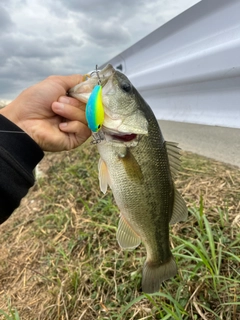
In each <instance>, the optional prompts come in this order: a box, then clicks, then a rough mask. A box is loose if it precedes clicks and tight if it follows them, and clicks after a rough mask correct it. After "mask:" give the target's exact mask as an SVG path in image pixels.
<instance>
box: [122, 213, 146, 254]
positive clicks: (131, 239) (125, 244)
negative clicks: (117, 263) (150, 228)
mask: <svg viewBox="0 0 240 320" xmlns="http://www.w3.org/2000/svg"><path fill="white" fill-rule="evenodd" d="M117 241H118V244H119V245H120V247H121V248H122V249H128V250H131V249H135V248H137V247H138V246H139V244H140V243H141V238H140V237H139V236H138V234H137V233H136V232H135V231H134V230H133V228H132V227H131V226H130V225H129V223H128V222H127V221H126V219H125V218H124V217H123V215H121V216H120V220H119V224H118V230H117Z"/></svg>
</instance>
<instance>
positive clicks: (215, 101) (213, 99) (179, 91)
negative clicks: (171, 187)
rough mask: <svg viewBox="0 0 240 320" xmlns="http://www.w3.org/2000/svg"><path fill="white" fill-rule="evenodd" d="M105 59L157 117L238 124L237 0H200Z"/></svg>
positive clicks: (239, 22)
mask: <svg viewBox="0 0 240 320" xmlns="http://www.w3.org/2000/svg"><path fill="white" fill-rule="evenodd" d="M107 63H112V64H113V66H114V67H116V68H119V69H121V70H122V71H123V72H124V73H125V74H126V75H127V76H128V77H129V79H130V80H131V81H132V83H133V84H134V85H135V87H136V88H137V89H138V90H139V92H140V93H141V94H142V95H143V97H144V98H145V99H146V101H147V102H148V103H149V104H150V106H151V108H152V109H153V111H154V112H155V114H156V116H157V118H158V119H161V120H170V121H178V122H186V123H198V124H207V125H211V126H223V127H232V128H240V1H239V0H202V1H201V2H199V3H197V4H196V5H195V6H193V7H191V8H190V9H188V10H187V11H185V12H183V13H182V14H180V15H179V16H177V17H175V18H174V19H172V20H171V21H169V22H168V23H166V24H165V25H163V26H161V27H160V28H158V29H157V30H155V31H154V32H152V33H151V34H149V35H148V36H147V37H145V38H143V39H142V40H140V41H139V42H137V43H136V44H134V45H133V46H131V47H130V48H128V49H127V50H125V51H123V52H122V53H120V54H119V55H117V56H116V57H114V58H113V59H111V60H110V61H108V62H107Z"/></svg>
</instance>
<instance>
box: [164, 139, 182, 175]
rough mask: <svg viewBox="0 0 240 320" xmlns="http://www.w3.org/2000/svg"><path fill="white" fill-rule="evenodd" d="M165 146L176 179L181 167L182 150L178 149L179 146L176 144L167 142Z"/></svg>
mask: <svg viewBox="0 0 240 320" xmlns="http://www.w3.org/2000/svg"><path fill="white" fill-rule="evenodd" d="M165 145H166V149H167V153H168V160H169V165H170V170H171V173H172V176H173V177H175V176H176V174H177V173H178V171H179V169H180V167H181V160H180V156H181V154H180V150H181V149H180V148H179V147H178V144H177V143H176V142H170V141H165Z"/></svg>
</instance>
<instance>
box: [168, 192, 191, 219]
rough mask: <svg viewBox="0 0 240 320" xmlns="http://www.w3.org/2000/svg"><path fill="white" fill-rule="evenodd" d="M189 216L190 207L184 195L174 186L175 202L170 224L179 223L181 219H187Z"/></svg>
mask: <svg viewBox="0 0 240 320" xmlns="http://www.w3.org/2000/svg"><path fill="white" fill-rule="evenodd" d="M187 217H188V209H187V206H186V203H185V201H184V199H183V197H182V196H181V195H180V193H179V192H178V191H177V189H176V188H175V187H174V203H173V213H172V217H171V220H170V222H169V223H170V224H174V223H177V222H179V221H185V220H186V219H187Z"/></svg>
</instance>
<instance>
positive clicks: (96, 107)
mask: <svg viewBox="0 0 240 320" xmlns="http://www.w3.org/2000/svg"><path fill="white" fill-rule="evenodd" d="M86 119H87V123H88V127H89V128H90V130H91V131H92V132H98V131H99V130H100V129H101V127H102V124H103V121H104V109H103V104H102V86H101V85H96V86H95V87H94V88H93V91H92V93H91V95H90V97H89V99H88V102H87V105H86Z"/></svg>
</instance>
